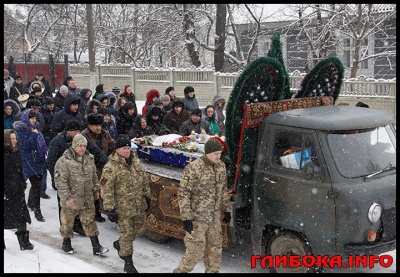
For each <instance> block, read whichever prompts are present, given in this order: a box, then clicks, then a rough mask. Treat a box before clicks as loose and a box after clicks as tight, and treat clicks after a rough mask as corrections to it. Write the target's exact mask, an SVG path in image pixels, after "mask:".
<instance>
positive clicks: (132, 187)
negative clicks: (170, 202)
mask: <svg viewBox="0 0 400 277" xmlns="http://www.w3.org/2000/svg"><path fill="white" fill-rule="evenodd" d="M115 148H116V150H115V151H114V152H113V153H112V154H111V155H110V156H109V160H108V162H107V163H106V165H105V166H104V168H103V173H102V175H101V180H100V184H101V195H102V198H103V207H104V209H105V210H107V211H109V214H108V219H109V220H110V221H111V222H116V223H117V229H118V232H119V235H120V238H119V239H118V240H116V241H114V243H113V245H114V248H115V249H117V251H118V255H119V256H120V258H121V259H123V260H124V261H125V266H124V271H126V272H127V273H138V271H137V270H136V268H135V266H134V265H133V261H132V254H133V241H134V240H135V239H136V238H137V237H138V236H140V235H142V234H143V233H144V230H145V219H146V210H147V208H148V207H149V206H150V196H151V194H150V183H149V179H148V177H147V175H146V172H145V170H144V168H143V166H142V164H141V163H140V160H139V158H138V157H137V155H136V152H134V151H132V150H131V141H130V139H129V136H128V135H124V134H121V135H119V136H118V138H117V141H116V145H115Z"/></svg>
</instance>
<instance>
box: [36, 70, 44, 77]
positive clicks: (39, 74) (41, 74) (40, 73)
mask: <svg viewBox="0 0 400 277" xmlns="http://www.w3.org/2000/svg"><path fill="white" fill-rule="evenodd" d="M36 76H44V74H43V72H42V71H38V72H37V73H36Z"/></svg>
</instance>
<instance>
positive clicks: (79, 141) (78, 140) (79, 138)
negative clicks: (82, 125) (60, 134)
mask: <svg viewBox="0 0 400 277" xmlns="http://www.w3.org/2000/svg"><path fill="white" fill-rule="evenodd" d="M79 145H85V146H87V140H86V138H85V137H84V136H83V135H81V134H77V135H75V136H74V139H73V140H72V148H75V147H77V146H79Z"/></svg>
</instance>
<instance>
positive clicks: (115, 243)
mask: <svg viewBox="0 0 400 277" xmlns="http://www.w3.org/2000/svg"><path fill="white" fill-rule="evenodd" d="M113 246H114V248H115V249H117V251H118V254H119V250H121V246H120V245H119V239H117V240H116V241H114V242H113Z"/></svg>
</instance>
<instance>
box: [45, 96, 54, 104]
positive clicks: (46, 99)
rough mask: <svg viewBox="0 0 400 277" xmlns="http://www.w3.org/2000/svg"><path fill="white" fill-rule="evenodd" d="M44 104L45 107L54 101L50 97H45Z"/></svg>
mask: <svg viewBox="0 0 400 277" xmlns="http://www.w3.org/2000/svg"><path fill="white" fill-rule="evenodd" d="M44 103H45V104H46V105H49V104H54V99H53V98H52V97H50V96H46V97H45V98H44Z"/></svg>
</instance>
